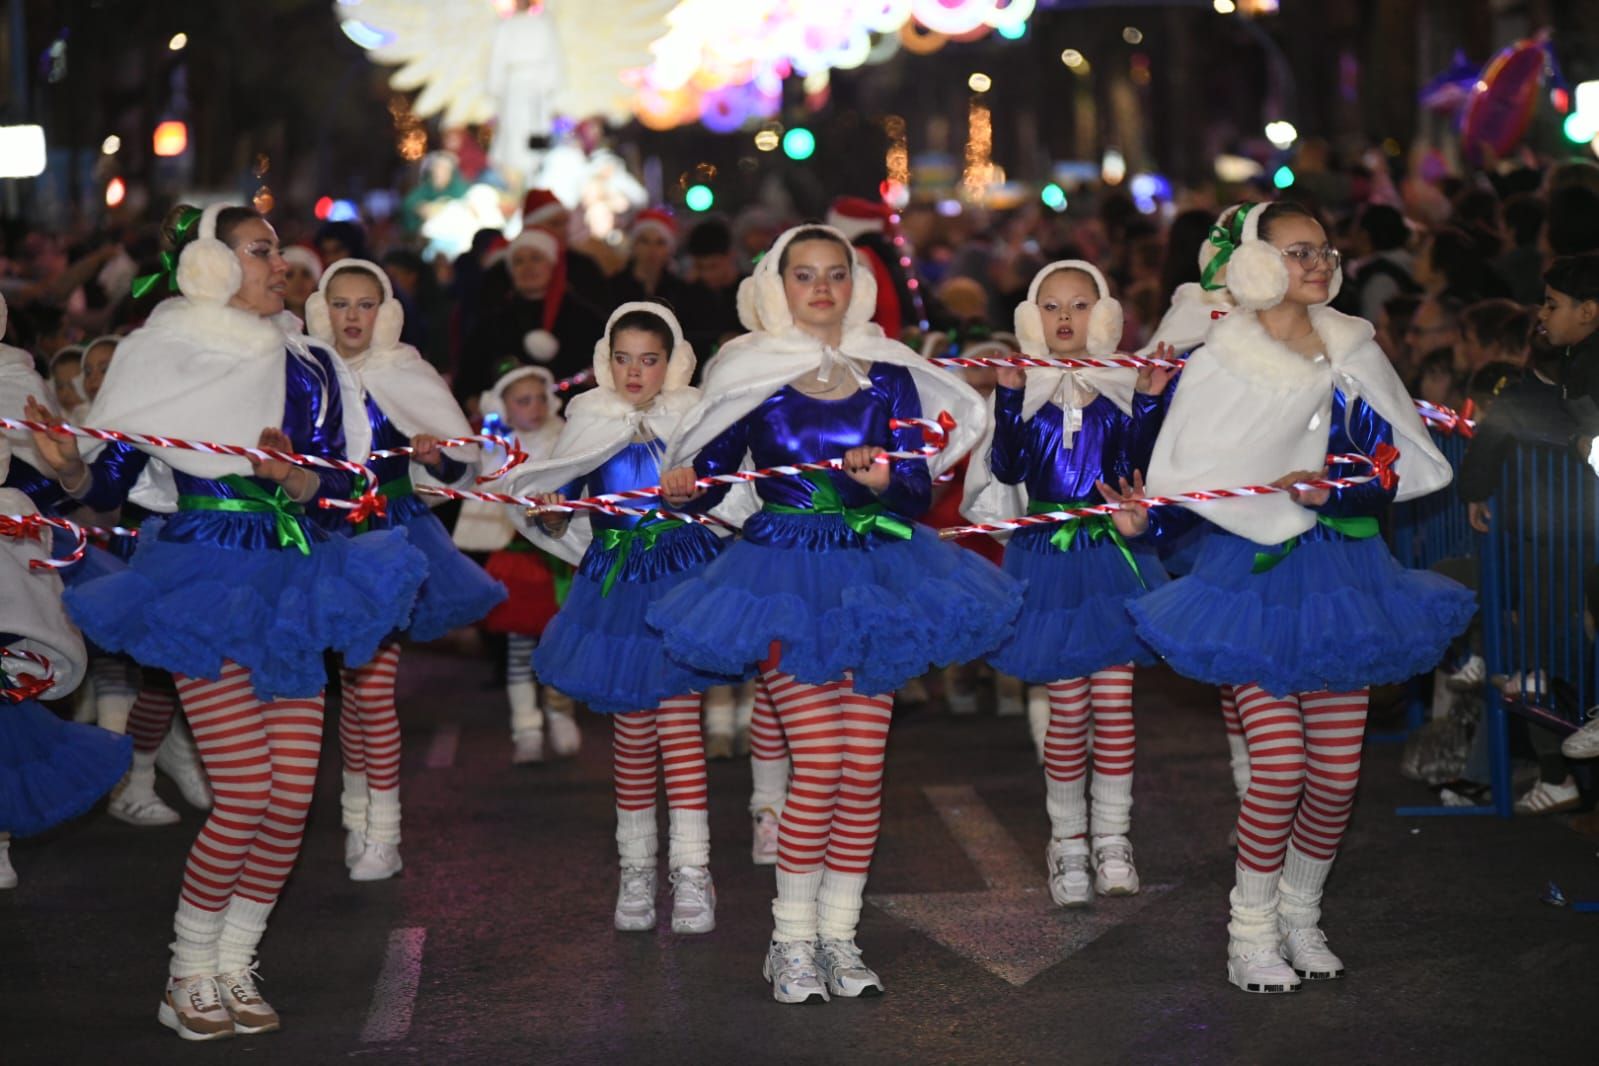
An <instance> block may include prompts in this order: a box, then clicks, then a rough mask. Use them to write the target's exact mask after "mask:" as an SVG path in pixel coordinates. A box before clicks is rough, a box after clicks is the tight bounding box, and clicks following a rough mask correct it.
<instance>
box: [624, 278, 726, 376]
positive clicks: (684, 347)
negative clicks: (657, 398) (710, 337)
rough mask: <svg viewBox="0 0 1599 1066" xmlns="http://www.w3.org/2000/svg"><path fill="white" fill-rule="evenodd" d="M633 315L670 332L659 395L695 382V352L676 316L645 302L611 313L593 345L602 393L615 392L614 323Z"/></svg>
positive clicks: (662, 305)
mask: <svg viewBox="0 0 1599 1066" xmlns="http://www.w3.org/2000/svg"><path fill="white" fill-rule="evenodd" d="M741 291H742V290H741ZM634 311H643V312H646V313H648V314H652V315H654V316H656V317H657V318H659V319H660V320H661V321H663V322H665V323H666V325H667V328H668V329H670V330H671V331H672V352H671V354H670V355H668V356H667V357H666V381H665V383H664V384H662V386H661V391H662V392H668V391H675V390H677V389H682V388H687V387H688V383H689V382H690V381H692V380H693V378H694V367H695V364H696V362H697V360H696V359H695V356H694V348H693V346H692V345H690V344H689V342H688V341H687V340H685V339H684V337H683V326H682V324H681V323H679V322H678V320H677V316H676V315H674V314H672V312H671V311H670V310H669V309H668V308H667V307H666V305H665V304H658V303H652V302H650V301H648V300H635V301H632V302H630V303H625V304H623V305H622V306H620V307H618V308H617V309H616V310H615V311H612V312H611V317H610V318H608V319H606V321H605V332H604V333H602V334H600V339H599V340H597V341H595V342H594V383H595V384H596V385H598V386H599V387H600V388H602V389H609V390H611V391H612V392H615V391H616V379H615V377H614V376H613V375H612V374H611V330H612V329H614V328H616V323H617V322H618V321H619V320H620V319H621V318H622V316H623V315H626V314H630V313H632V312H634Z"/></svg>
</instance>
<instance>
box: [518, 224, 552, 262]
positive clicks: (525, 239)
mask: <svg viewBox="0 0 1599 1066" xmlns="http://www.w3.org/2000/svg"><path fill="white" fill-rule="evenodd" d="M529 246H531V247H534V248H537V249H538V250H539V251H541V252H543V253H544V254H545V256H546V257H548V258H549V259H551V260H555V259H558V258H560V255H561V242H560V241H558V240H556V239H555V234H553V233H551V232H550V231H549V230H546V229H539V228H538V227H536V226H533V225H529V226H528V228H526V229H524V230H523V231H522V232H521V233H518V234H517V235H516V239H515V240H513V241H512V242H511V243H510V244H509V245H508V246H507V247H506V249H505V255H506V258H507V259H509V258H510V256H511V253H512V252H514V251H516V250H517V249H518V248H526V247H529Z"/></svg>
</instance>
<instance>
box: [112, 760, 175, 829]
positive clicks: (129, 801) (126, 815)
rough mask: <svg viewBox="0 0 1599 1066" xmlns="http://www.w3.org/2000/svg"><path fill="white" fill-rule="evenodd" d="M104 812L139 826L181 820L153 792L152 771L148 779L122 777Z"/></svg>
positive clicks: (173, 822) (130, 775)
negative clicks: (119, 788) (120, 784)
mask: <svg viewBox="0 0 1599 1066" xmlns="http://www.w3.org/2000/svg"><path fill="white" fill-rule="evenodd" d="M106 813H107V814H109V815H111V817H113V818H115V819H116V820H117V821H119V822H127V823H128V824H129V825H136V826H139V827H140V828H149V827H151V826H157V825H177V824H178V823H179V822H181V821H183V819H182V817H181V816H179V814H178V812H177V811H175V810H173V809H172V808H171V807H168V806H167V805H166V804H165V803H163V802H162V800H161V797H160V796H157V795H156V794H155V782H154V780H153V771H152V777H151V778H149V779H147V778H145V777H143V776H139V777H135V776H133V775H132V774H129V775H128V777H126V778H125V779H124V784H123V787H122V790H121V791H120V792H118V793H117V794H116V795H114V796H112V797H111V802H110V803H109V804H107V806H106Z"/></svg>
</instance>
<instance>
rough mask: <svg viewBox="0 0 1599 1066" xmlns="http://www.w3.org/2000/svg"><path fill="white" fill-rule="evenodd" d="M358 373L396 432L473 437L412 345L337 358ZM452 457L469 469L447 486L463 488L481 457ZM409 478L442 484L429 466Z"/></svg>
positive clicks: (415, 466) (460, 453)
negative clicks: (354, 356) (353, 356)
mask: <svg viewBox="0 0 1599 1066" xmlns="http://www.w3.org/2000/svg"><path fill="white" fill-rule="evenodd" d="M335 361H342V362H343V363H344V365H345V366H346V367H347V368H348V369H349V370H350V371H351V372H353V373H354V374H355V378H356V380H357V381H358V382H360V385H361V387H362V388H363V389H364V390H365V391H367V392H369V393H371V394H372V398H373V399H374V400H376V401H377V403H378V408H379V409H380V410H382V412H383V413H384V414H386V415H388V416H389V421H391V422H393V423H394V425H395V428H397V429H398V430H399V431H400V432H401V433H404V434H405V435H406V436H407V437H415V436H417V435H418V434H422V433H426V434H429V435H431V436H435V437H439V438H442V439H446V440H447V439H449V438H451V437H469V436H471V435H472V426H471V423H469V422H467V420H466V415H465V414H464V413H462V411H461V405H460V404H458V403H457V402H456V401H455V397H454V395H453V394H451V392H450V389H449V386H448V385H446V384H444V379H443V378H441V377H439V372H438V371H437V370H435V369H433V366H432V365H431V364H430V363H429V362H428V361H427V360H426V359H423V358H422V353H421V352H418V351H417V350H416V349H415V348H413V347H411V346H410V345H409V344H395V345H394V346H392V347H389V348H384V349H383V350H381V351H373V350H371V349H369V350H367V351H366V352H364V353H362V354H361V355H359V356H357V357H356V358H354V359H342V360H341V359H339V358H338V357H337V356H335ZM446 451H447V453H448V454H449V456H450V457H451V458H452V459H456V460H458V461H460V462H462V463H465V464H466V471H465V472H464V473H463V474H462V475H461V476H460V477H459V478H457V479H456V480H455V481H453V482H449V483H446V484H444V487H445V488H462V487H467V486H470V485H471V484H472V481H473V479H474V478H476V477H477V472H478V469H479V467H478V463H479V461H480V459H481V458H482V453H481V451H480V449H478V448H477V447H475V446H474V447H467V448H449V449H446ZM411 478H412V480H413V481H415V482H417V483H418V484H423V485H440V484H441V482H439V480H438V479H437V478H435V477H434V476H433V475H432V473H431V472H430V471H429V470H428V468H427V467H425V466H423V465H422V464H421V463H415V462H413V463H412V464H411Z"/></svg>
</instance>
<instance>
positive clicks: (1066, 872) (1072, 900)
mask: <svg viewBox="0 0 1599 1066" xmlns="http://www.w3.org/2000/svg"><path fill="white" fill-rule="evenodd" d="M1044 862H1045V865H1046V866H1047V867H1048V869H1049V895H1050V898H1052V899H1053V900H1054V901H1055V904H1056V905H1057V906H1060V907H1086V906H1088V905H1089V904H1090V903H1092V902H1094V879H1093V877H1091V876H1090V875H1089V872H1088V842H1087V841H1085V840H1083V839H1081V838H1080V837H1078V838H1073V839H1070V840H1058V839H1057V840H1051V841H1050V842H1049V848H1048V849H1047V850H1046V851H1045V852H1044Z"/></svg>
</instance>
